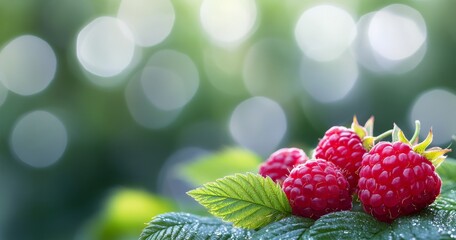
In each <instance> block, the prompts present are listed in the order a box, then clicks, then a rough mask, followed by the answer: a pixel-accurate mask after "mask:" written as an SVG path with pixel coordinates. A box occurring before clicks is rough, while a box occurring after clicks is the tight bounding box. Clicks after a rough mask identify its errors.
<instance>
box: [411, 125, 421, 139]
mask: <svg viewBox="0 0 456 240" xmlns="http://www.w3.org/2000/svg"><path fill="white" fill-rule="evenodd" d="M420 131H421V124H420V121H418V120H416V121H415V132H414V133H413V137H412V139H410V143H412V144H415V143H416V142H417V141H418V136H419V135H420Z"/></svg>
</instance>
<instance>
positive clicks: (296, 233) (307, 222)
mask: <svg viewBox="0 0 456 240" xmlns="http://www.w3.org/2000/svg"><path fill="white" fill-rule="evenodd" d="M313 223H314V221H313V220H312V219H309V218H301V217H295V216H292V217H287V218H284V219H282V220H280V221H278V222H274V223H271V224H269V225H267V226H266V227H264V228H262V229H260V230H259V231H258V232H256V233H254V234H253V235H252V240H253V239H288V240H298V239H308V236H307V233H308V231H307V230H308V229H309V227H310V226H312V224H313Z"/></svg>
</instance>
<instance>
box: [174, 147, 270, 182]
mask: <svg viewBox="0 0 456 240" xmlns="http://www.w3.org/2000/svg"><path fill="white" fill-rule="evenodd" d="M260 163H261V159H260V157H259V156H257V155H255V154H254V153H253V152H251V151H248V150H245V149H240V148H227V149H225V150H223V151H221V152H217V153H214V154H210V155H207V156H204V157H202V158H200V159H198V160H196V161H194V162H192V163H190V164H186V165H183V166H181V167H180V169H179V171H180V175H181V176H183V177H184V178H185V179H186V180H187V181H189V182H190V183H192V184H194V185H195V186H199V185H202V184H204V183H207V182H212V181H215V180H216V179H218V178H222V177H224V176H228V175H232V174H235V173H240V172H256V171H257V168H258V165H259V164H260Z"/></svg>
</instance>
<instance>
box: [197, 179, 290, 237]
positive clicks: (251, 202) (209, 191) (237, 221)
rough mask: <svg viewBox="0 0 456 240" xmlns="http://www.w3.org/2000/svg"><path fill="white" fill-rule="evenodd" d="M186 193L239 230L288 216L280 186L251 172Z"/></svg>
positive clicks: (285, 199)
mask: <svg viewBox="0 0 456 240" xmlns="http://www.w3.org/2000/svg"><path fill="white" fill-rule="evenodd" d="M188 194H189V195H190V196H191V197H193V198H194V199H195V200H196V201H198V202H199V203H200V204H201V205H203V206H204V207H206V208H207V209H208V211H209V212H210V213H211V214H213V215H215V216H217V217H220V218H222V219H223V220H225V221H229V222H233V223H234V225H235V226H238V227H244V228H250V229H256V228H260V227H263V226H266V225H267V224H269V223H271V222H274V221H277V220H280V219H282V218H284V217H287V216H289V215H290V214H291V207H290V204H289V203H288V199H287V197H286V196H285V193H284V192H283V191H282V189H281V188H280V186H279V185H277V184H276V183H275V182H274V181H272V180H271V178H269V177H268V178H264V177H262V176H261V175H258V174H253V173H246V174H235V175H231V176H227V177H224V178H221V179H218V180H217V181H215V182H210V183H207V184H205V185H203V186H202V187H200V188H197V189H194V190H191V191H189V192H188Z"/></svg>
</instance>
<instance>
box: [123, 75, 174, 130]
mask: <svg viewBox="0 0 456 240" xmlns="http://www.w3.org/2000/svg"><path fill="white" fill-rule="evenodd" d="M125 99H126V102H127V106H128V110H129V112H130V115H131V116H132V117H133V119H134V120H135V121H136V123H138V124H139V125H141V126H143V127H145V128H148V129H160V128H165V127H167V126H169V125H170V124H171V123H173V122H174V121H175V120H176V119H177V117H178V116H179V114H180V112H181V109H176V110H171V111H164V110H161V109H159V108H157V107H156V106H155V105H153V104H152V103H151V102H150V100H149V99H148V98H147V96H146V95H145V93H144V89H143V87H142V84H141V76H140V74H138V75H136V76H134V77H133V78H132V79H130V82H129V83H128V85H127V87H126V88H125Z"/></svg>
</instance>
